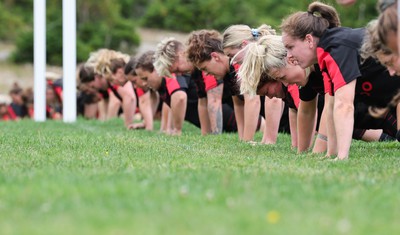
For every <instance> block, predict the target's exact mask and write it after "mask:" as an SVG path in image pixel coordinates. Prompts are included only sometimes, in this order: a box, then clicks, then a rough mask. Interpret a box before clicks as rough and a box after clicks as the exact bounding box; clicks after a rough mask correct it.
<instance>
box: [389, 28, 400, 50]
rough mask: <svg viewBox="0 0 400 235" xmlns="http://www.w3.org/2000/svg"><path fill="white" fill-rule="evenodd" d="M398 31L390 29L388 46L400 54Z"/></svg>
mask: <svg viewBox="0 0 400 235" xmlns="http://www.w3.org/2000/svg"><path fill="white" fill-rule="evenodd" d="M397 39H398V38H397V32H395V31H393V30H390V31H389V32H388V34H387V36H386V41H387V45H386V46H387V47H388V48H389V49H390V50H391V51H392V52H393V53H394V54H396V55H400V54H399V42H398V40H397Z"/></svg>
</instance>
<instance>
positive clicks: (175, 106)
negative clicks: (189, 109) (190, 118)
mask: <svg viewBox="0 0 400 235" xmlns="http://www.w3.org/2000/svg"><path fill="white" fill-rule="evenodd" d="M186 101H187V95H186V93H185V92H184V91H176V92H175V93H173V94H172V96H171V114H172V124H173V131H172V133H171V134H172V135H180V134H181V133H182V126H183V122H184V120H185V113H186Z"/></svg>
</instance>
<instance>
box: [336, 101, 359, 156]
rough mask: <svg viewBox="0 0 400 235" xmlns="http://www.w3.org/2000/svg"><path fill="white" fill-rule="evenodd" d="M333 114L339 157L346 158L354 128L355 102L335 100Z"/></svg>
mask: <svg viewBox="0 0 400 235" xmlns="http://www.w3.org/2000/svg"><path fill="white" fill-rule="evenodd" d="M334 110H335V112H334V114H333V118H334V123H335V131H336V136H337V137H340V138H338V139H337V148H338V158H339V159H345V158H347V157H348V155H349V150H350V145H351V141H352V135H353V128H354V106H353V103H351V104H348V103H343V102H340V101H336V100H335V108H334Z"/></svg>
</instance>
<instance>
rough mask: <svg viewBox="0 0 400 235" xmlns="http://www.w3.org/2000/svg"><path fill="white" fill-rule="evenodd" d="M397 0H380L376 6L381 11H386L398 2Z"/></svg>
mask: <svg viewBox="0 0 400 235" xmlns="http://www.w3.org/2000/svg"><path fill="white" fill-rule="evenodd" d="M396 3H397V0H379V1H378V3H377V4H376V8H377V9H378V11H379V12H380V13H382V12H384V11H385V10H386V9H387V8H389V7H391V6H392V5H393V4H396Z"/></svg>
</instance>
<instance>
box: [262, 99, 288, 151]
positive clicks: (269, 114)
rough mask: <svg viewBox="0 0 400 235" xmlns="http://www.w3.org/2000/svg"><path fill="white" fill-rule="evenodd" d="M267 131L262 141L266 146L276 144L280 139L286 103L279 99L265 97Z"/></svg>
mask: <svg viewBox="0 0 400 235" xmlns="http://www.w3.org/2000/svg"><path fill="white" fill-rule="evenodd" d="M264 105H265V130H264V135H263V139H262V143H264V144H275V143H276V139H277V138H278V130H279V123H280V121H281V117H282V112H283V107H284V105H285V104H284V103H283V101H282V99H279V98H272V99H270V98H268V97H265V102H264Z"/></svg>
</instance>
